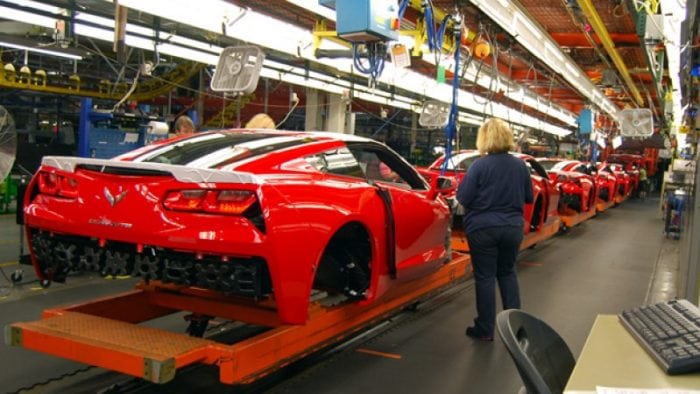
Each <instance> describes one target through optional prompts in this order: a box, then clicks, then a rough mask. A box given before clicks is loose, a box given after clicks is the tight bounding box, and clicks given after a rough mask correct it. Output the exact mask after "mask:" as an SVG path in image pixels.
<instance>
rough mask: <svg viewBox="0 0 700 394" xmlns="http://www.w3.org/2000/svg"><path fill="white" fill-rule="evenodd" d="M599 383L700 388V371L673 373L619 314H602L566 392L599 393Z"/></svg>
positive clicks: (602, 384) (582, 352)
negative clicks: (625, 323) (628, 328)
mask: <svg viewBox="0 0 700 394" xmlns="http://www.w3.org/2000/svg"><path fill="white" fill-rule="evenodd" d="M596 386H605V387H630V388H645V389H653V388H656V389H660V388H675V389H695V390H698V389H700V372H696V373H692V374H684V375H675V376H669V375H666V373H665V372H664V371H663V370H662V369H661V368H660V367H659V366H658V365H657V364H656V363H655V362H654V360H653V359H652V358H651V356H649V354H648V353H647V352H646V351H645V350H644V348H642V346H641V345H640V344H639V343H637V341H636V340H635V339H634V338H633V337H632V335H630V334H629V333H628V332H627V330H626V329H625V327H623V326H622V323H620V322H619V321H618V318H617V316H615V315H598V317H597V318H596V320H595V323H593V328H592V329H591V332H590V334H588V339H586V344H585V345H584V346H583V350H582V351H581V356H580V357H579V358H578V360H577V361H576V367H574V370H573V372H572V373H571V377H570V378H569V382H568V383H567V385H566V389H565V390H564V393H567V394H575V393H588V392H595V390H596Z"/></svg>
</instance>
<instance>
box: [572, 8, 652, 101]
mask: <svg viewBox="0 0 700 394" xmlns="http://www.w3.org/2000/svg"><path fill="white" fill-rule="evenodd" d="M577 2H578V5H579V7H581V11H583V14H584V15H586V18H587V19H588V22H589V23H590V24H591V27H593V31H595V32H596V34H597V35H598V38H600V41H601V43H602V44H603V47H604V48H605V51H606V52H607V53H608V55H610V58H611V59H612V61H613V63H614V64H615V67H616V68H617V70H618V71H619V72H620V75H622V79H624V81H625V83H626V84H627V87H628V88H629V90H630V93H631V94H632V97H633V98H634V101H635V102H636V103H637V105H639V106H644V99H643V98H642V95H641V94H640V93H639V90H638V89H637V85H635V83H634V81H633V80H632V77H631V76H630V73H629V71H628V70H627V66H626V65H625V62H624V60H622V57H621V56H620V53H619V52H618V51H617V49H615V43H614V42H613V40H612V38H611V37H610V33H608V29H607V28H606V27H605V24H604V23H603V20H602V19H600V15H599V14H598V11H596V9H595V7H594V6H593V3H592V1H591V0H577Z"/></svg>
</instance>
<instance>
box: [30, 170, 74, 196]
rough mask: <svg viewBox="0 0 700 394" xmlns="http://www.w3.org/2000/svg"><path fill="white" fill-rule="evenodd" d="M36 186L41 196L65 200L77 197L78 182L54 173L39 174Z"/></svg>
mask: <svg viewBox="0 0 700 394" xmlns="http://www.w3.org/2000/svg"><path fill="white" fill-rule="evenodd" d="M38 184H39V192H40V193H41V194H48V195H51V196H60V197H66V198H76V197H78V181H76V180H75V179H73V178H70V177H67V176H64V175H59V174H56V173H54V172H46V171H44V172H40V173H39V180H38Z"/></svg>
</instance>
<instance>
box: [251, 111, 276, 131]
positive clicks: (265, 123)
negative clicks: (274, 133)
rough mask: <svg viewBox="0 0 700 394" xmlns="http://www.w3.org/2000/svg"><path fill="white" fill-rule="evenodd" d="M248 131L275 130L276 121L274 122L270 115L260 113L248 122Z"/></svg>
mask: <svg viewBox="0 0 700 394" xmlns="http://www.w3.org/2000/svg"><path fill="white" fill-rule="evenodd" d="M245 128H246V129H274V128H275V121H274V120H272V118H271V117H270V115H268V114H266V113H260V114H257V115H255V116H253V117H252V118H250V120H249V121H248V123H246V124H245Z"/></svg>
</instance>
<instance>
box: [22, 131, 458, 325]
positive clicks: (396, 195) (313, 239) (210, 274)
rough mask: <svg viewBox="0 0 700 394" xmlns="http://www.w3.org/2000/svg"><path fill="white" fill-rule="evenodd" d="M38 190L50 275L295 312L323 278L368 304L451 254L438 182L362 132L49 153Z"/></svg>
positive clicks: (42, 255)
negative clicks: (90, 276)
mask: <svg viewBox="0 0 700 394" xmlns="http://www.w3.org/2000/svg"><path fill="white" fill-rule="evenodd" d="M436 181H437V178H436ZM436 181H435V182H433V183H434V184H435V185H436V184H437V182H436ZM25 203H26V205H25V206H26V208H25V220H26V226H27V235H28V238H29V240H30V242H29V244H30V249H31V254H32V261H33V264H34V267H35V270H36V272H37V275H38V276H39V277H40V278H41V279H43V280H46V281H57V282H62V281H64V280H65V279H66V275H67V274H68V273H69V272H70V271H79V270H93V271H97V272H100V273H102V274H103V275H123V274H133V275H139V276H142V277H143V278H145V279H147V280H150V279H155V280H161V281H163V282H169V283H175V284H179V285H183V286H193V287H199V288H205V289H211V290H214V291H218V292H222V293H225V294H229V295H236V296H240V295H243V296H249V297H252V298H256V299H259V298H267V297H272V298H274V300H275V303H276V305H277V309H278V315H279V317H280V319H281V321H283V322H285V323H291V324H303V323H304V322H305V321H306V319H307V314H308V306H309V297H310V294H311V292H312V289H322V290H326V291H330V292H333V293H342V294H345V296H347V298H349V299H351V300H355V301H357V302H361V303H369V302H372V301H373V300H376V299H377V298H378V297H380V296H381V295H382V294H383V293H384V292H385V291H386V290H387V289H388V288H390V287H391V286H392V284H394V283H396V282H397V281H409V280H411V279H414V278H417V277H420V276H424V275H427V274H429V273H431V272H433V271H434V270H436V269H438V268H439V267H440V266H441V265H442V264H443V263H444V262H446V261H447V260H448V257H450V256H448V250H449V248H448V245H449V242H450V239H449V220H450V213H449V208H448V206H447V203H446V201H445V200H444V198H443V197H442V196H441V195H440V191H439V190H437V187H436V186H431V185H430V184H428V183H426V181H425V180H424V178H423V177H421V175H420V174H419V173H418V172H417V171H416V170H415V169H414V168H413V167H412V166H411V165H410V164H409V163H408V162H406V161H405V160H404V159H403V158H401V156H399V155H398V154H396V153H395V152H394V151H392V150H391V149H389V148H388V147H386V146H385V145H383V144H381V143H378V142H375V141H373V140H370V139H366V138H361V137H356V136H352V135H344V134H335V133H323V132H318V133H306V132H282V131H276V130H269V131H261V130H258V131H250V130H226V131H213V132H207V133H200V134H195V135H193V136H189V137H185V138H180V139H174V140H169V141H166V142H165V143H162V144H158V145H150V146H146V147H144V148H141V149H138V150H136V151H133V152H130V153H127V154H125V155H122V156H119V157H117V158H114V159H111V160H102V159H87V158H79V157H56V156H54V157H45V158H44V159H43V162H42V166H41V168H40V169H39V170H38V172H37V174H36V175H35V176H34V178H33V179H32V181H31V183H30V185H29V189H28V192H27V194H26V201H25Z"/></svg>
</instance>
